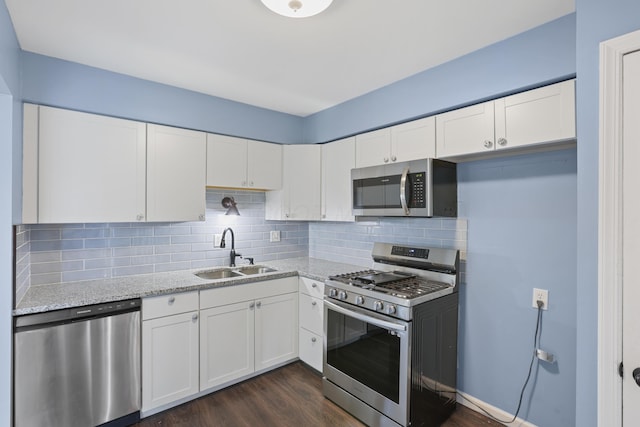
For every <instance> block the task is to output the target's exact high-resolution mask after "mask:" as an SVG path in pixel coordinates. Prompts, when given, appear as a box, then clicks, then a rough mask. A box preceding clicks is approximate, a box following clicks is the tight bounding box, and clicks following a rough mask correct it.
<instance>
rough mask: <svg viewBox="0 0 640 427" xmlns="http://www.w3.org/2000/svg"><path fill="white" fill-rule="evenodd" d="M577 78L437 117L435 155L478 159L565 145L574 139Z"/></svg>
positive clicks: (446, 157) (454, 158)
mask: <svg viewBox="0 0 640 427" xmlns="http://www.w3.org/2000/svg"><path fill="white" fill-rule="evenodd" d="M575 105H576V104H575V80H568V81H564V82H561V83H557V84H553V85H549V86H544V87H541V88H538V89H534V90H529V91H526V92H522V93H518V94H515V95H511V96H507V97H504V98H500V99H496V100H494V101H489V102H484V103H482V104H477V105H472V106H469V107H465V108H461V109H458V110H453V111H450V112H447V113H443V114H439V115H437V116H436V154H437V156H438V158H442V159H447V160H474V159H478V158H483V157H493V156H495V155H501V154H511V153H519V152H523V151H531V150H539V149H541V148H542V149H546V148H550V147H549V145H550V144H553V146H556V147H563V146H564V144H560V143H563V142H564V143H567V142H570V143H573V142H575V138H576V114H575V111H576V108H575Z"/></svg>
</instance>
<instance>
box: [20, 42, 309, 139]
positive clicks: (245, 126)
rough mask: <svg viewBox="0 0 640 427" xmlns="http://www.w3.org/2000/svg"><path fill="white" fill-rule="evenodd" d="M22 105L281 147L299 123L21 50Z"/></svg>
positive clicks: (296, 119) (296, 136)
mask: <svg viewBox="0 0 640 427" xmlns="http://www.w3.org/2000/svg"><path fill="white" fill-rule="evenodd" d="M22 75H23V86H24V93H23V97H24V100H25V101H26V102H33V103H37V104H44V105H51V106H56V107H62V108H69V109H74V110H80V111H86V112H91V113H98V114H105V115H110V116H116V117H124V118H128V119H133V120H140V121H145V122H151V123H160V124H165V125H170V126H177V127H183V128H188V129H197V130H203V131H209V132H215V133H220V134H224V135H234V136H239V137H243V138H250V139H258V140H263V141H271V142H282V143H287V144H294V143H300V142H301V141H302V124H303V119H302V118H301V117H298V116H293V115H290V114H284V113H279V112H276V111H271V110H267V109H264V108H258V107H254V106H251V105H247V104H241V103H239V102H234V101H229V100H227V99H222V98H216V97H213V96H208V95H203V94H201V93H196V92H191V91H188V90H185V89H179V88H176V87H172V86H167V85H163V84H159V83H154V82H151V81H147V80H142V79H138V78H135V77H130V76H126V75H123V74H117V73H113V72H110V71H105V70H100V69H98V68H93V67H88V66H85V65H80V64H77V63H73V62H68V61H63V60H60V59H55V58H51V57H48V56H42V55H37V54H33V53H28V52H23V54H22Z"/></svg>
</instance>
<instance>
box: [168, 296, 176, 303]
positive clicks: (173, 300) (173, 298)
mask: <svg viewBox="0 0 640 427" xmlns="http://www.w3.org/2000/svg"><path fill="white" fill-rule="evenodd" d="M174 302H176V297H169V301H168V303H169V305H172V304H173V303H174Z"/></svg>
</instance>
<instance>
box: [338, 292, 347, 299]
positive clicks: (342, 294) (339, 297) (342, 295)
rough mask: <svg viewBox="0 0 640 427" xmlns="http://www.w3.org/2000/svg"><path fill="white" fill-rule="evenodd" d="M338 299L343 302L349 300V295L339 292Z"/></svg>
mask: <svg viewBox="0 0 640 427" xmlns="http://www.w3.org/2000/svg"><path fill="white" fill-rule="evenodd" d="M338 299H341V300H343V301H344V300H346V299H347V293H346V292H345V291H340V292H338Z"/></svg>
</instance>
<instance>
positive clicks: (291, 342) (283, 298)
mask: <svg viewBox="0 0 640 427" xmlns="http://www.w3.org/2000/svg"><path fill="white" fill-rule="evenodd" d="M255 332H256V335H255V346H256V359H255V367H256V371H259V370H262V369H266V368H269V367H271V366H275V365H277V364H279V363H282V362H286V361H288V360H291V359H294V358H296V357H298V293H297V292H294V293H290V294H284V295H276V296H273V297H268V298H261V299H259V300H257V301H256V329H255Z"/></svg>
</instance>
